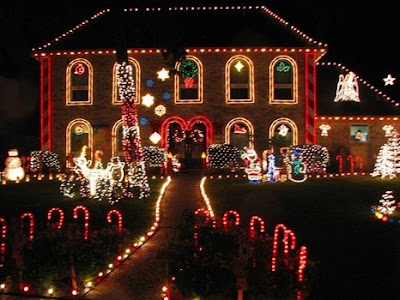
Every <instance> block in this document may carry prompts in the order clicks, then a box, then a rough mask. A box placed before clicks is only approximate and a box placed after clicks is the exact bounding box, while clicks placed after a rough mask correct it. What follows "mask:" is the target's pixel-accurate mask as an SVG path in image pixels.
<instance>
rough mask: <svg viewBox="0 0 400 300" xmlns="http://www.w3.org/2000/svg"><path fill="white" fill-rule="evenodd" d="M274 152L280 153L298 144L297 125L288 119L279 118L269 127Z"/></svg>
mask: <svg viewBox="0 0 400 300" xmlns="http://www.w3.org/2000/svg"><path fill="white" fill-rule="evenodd" d="M269 138H270V139H271V142H272V146H273V151H274V152H275V153H279V150H280V148H282V147H289V146H291V145H297V144H298V130H297V126H296V123H294V122H293V121H292V120H290V119H288V118H279V119H277V120H275V121H274V122H273V123H272V124H271V126H270V127H269Z"/></svg>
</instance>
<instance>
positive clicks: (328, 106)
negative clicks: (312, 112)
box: [317, 62, 400, 116]
mask: <svg viewBox="0 0 400 300" xmlns="http://www.w3.org/2000/svg"><path fill="white" fill-rule="evenodd" d="M349 72H351V70H350V69H348V68H346V67H345V66H343V65H341V64H340V63H331V62H319V63H318V69H317V115H319V116H392V115H397V116H398V115H399V114H400V101H399V100H395V99H393V98H391V97H390V96H388V95H387V94H386V93H384V92H383V91H382V90H380V89H378V88H377V87H375V86H374V85H372V84H370V83H369V82H367V81H366V80H364V79H363V78H361V77H359V76H357V74H356V79H357V83H358V87H359V98H360V102H354V101H340V102H334V99H335V96H336V89H337V84H338V81H339V75H340V74H343V75H346V74H347V73H349ZM353 73H355V72H353Z"/></svg>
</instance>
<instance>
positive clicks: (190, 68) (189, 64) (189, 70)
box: [179, 59, 199, 88]
mask: <svg viewBox="0 0 400 300" xmlns="http://www.w3.org/2000/svg"><path fill="white" fill-rule="evenodd" d="M179 73H180V74H181V76H182V77H183V78H184V82H185V87H186V88H192V87H193V83H194V78H195V77H196V76H197V74H198V73H199V67H198V66H197V64H196V63H195V62H194V61H193V60H190V59H189V60H188V59H186V60H183V61H182V62H181V65H180V67H179Z"/></svg>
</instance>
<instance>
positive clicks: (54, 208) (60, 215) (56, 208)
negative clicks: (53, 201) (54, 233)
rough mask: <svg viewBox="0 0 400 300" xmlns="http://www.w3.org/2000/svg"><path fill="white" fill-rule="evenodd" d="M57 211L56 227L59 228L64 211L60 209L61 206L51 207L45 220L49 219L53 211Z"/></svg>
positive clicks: (62, 220)
mask: <svg viewBox="0 0 400 300" xmlns="http://www.w3.org/2000/svg"><path fill="white" fill-rule="evenodd" d="M55 211H56V212H58V214H59V219H58V224H57V228H58V229H61V226H62V224H63V222H64V212H63V211H62V209H61V208H59V207H53V208H52V209H50V210H49V212H48V213H47V220H48V221H50V220H51V217H52V215H53V212H55Z"/></svg>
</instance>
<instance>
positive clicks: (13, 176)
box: [3, 149, 25, 181]
mask: <svg viewBox="0 0 400 300" xmlns="http://www.w3.org/2000/svg"><path fill="white" fill-rule="evenodd" d="M5 165H6V167H5V169H4V171H3V176H4V178H5V179H7V180H10V181H19V180H22V179H23V178H24V176H25V171H24V168H22V161H21V159H20V158H19V157H18V150H17V149H10V150H8V157H7V158H6V160H5Z"/></svg>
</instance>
